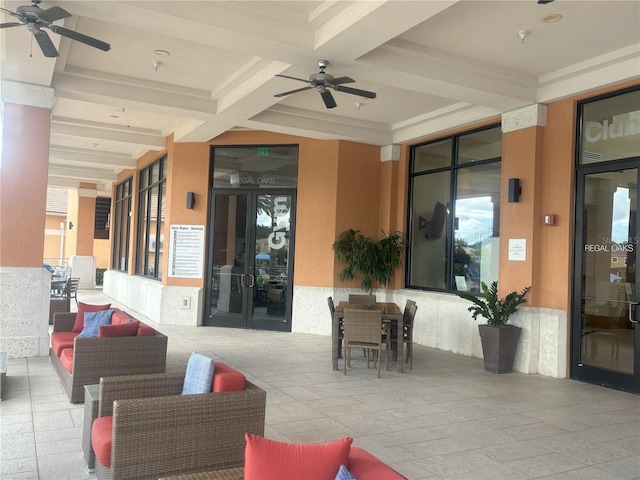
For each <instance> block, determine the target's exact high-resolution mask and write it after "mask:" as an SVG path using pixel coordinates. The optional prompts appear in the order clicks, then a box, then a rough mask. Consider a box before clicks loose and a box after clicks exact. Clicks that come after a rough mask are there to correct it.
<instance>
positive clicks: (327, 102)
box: [320, 90, 338, 108]
mask: <svg viewBox="0 0 640 480" xmlns="http://www.w3.org/2000/svg"><path fill="white" fill-rule="evenodd" d="M320 96H321V97H322V100H324V106H325V107H327V108H335V107H337V106H338V104H337V103H336V101H335V100H334V99H333V95H331V92H330V91H329V90H324V91H322V92H320Z"/></svg>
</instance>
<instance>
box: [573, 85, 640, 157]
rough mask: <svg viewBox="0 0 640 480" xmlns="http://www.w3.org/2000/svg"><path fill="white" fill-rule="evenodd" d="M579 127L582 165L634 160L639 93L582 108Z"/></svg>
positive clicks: (639, 120) (639, 116)
mask: <svg viewBox="0 0 640 480" xmlns="http://www.w3.org/2000/svg"><path fill="white" fill-rule="evenodd" d="M582 125H583V126H582V140H581V142H580V157H579V158H580V163H581V164H582V165H585V164H590V163H597V162H603V161H609V160H620V159H624V158H631V157H635V156H637V155H638V142H639V141H640V90H636V91H632V92H629V93H627V94H624V95H617V96H613V97H610V98H606V99H603V100H599V101H596V102H591V103H586V104H584V105H583V110H582Z"/></svg>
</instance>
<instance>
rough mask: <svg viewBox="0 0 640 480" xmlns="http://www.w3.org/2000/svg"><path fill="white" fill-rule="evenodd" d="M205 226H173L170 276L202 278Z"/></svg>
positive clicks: (170, 246) (170, 247)
mask: <svg viewBox="0 0 640 480" xmlns="http://www.w3.org/2000/svg"><path fill="white" fill-rule="evenodd" d="M203 257H204V225H171V236H170V241H169V276H170V277H180V278H202V265H203V260H202V259H203Z"/></svg>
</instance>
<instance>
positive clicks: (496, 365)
mask: <svg viewBox="0 0 640 480" xmlns="http://www.w3.org/2000/svg"><path fill="white" fill-rule="evenodd" d="M478 329H479V331H480V340H481V341H482V355H483V357H484V369H485V370H486V371H488V372H492V373H507V372H510V371H512V370H513V361H514V360H515V358H516V349H517V348H518V340H519V339H520V331H521V328H520V327H516V326H514V325H506V326H504V327H492V326H490V325H478Z"/></svg>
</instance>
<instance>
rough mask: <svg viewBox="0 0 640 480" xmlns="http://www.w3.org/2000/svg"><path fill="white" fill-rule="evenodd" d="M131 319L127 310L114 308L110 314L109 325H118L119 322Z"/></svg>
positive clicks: (126, 321) (127, 321)
mask: <svg viewBox="0 0 640 480" xmlns="http://www.w3.org/2000/svg"><path fill="white" fill-rule="evenodd" d="M132 320H133V318H131V316H130V315H129V314H128V313H127V312H123V311H122V310H120V309H118V308H116V309H115V310H114V311H113V314H112V315H111V325H120V324H121V323H129V322H131V321H132Z"/></svg>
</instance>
